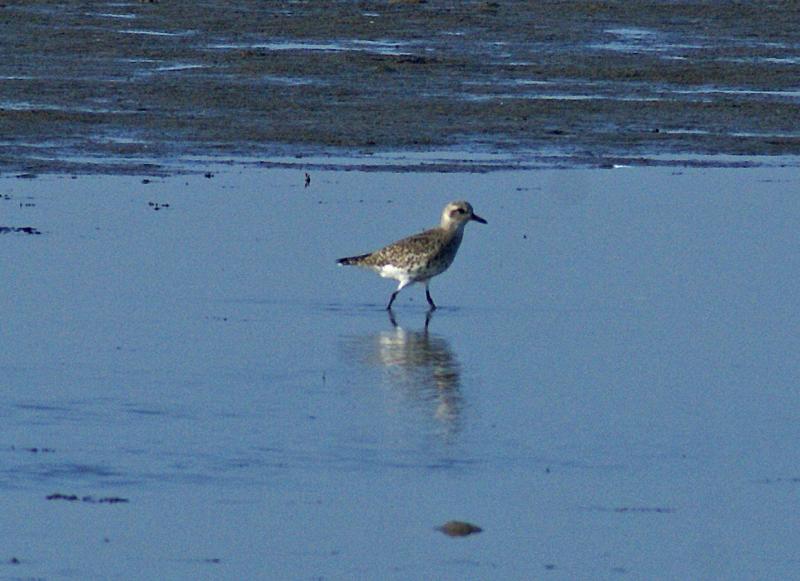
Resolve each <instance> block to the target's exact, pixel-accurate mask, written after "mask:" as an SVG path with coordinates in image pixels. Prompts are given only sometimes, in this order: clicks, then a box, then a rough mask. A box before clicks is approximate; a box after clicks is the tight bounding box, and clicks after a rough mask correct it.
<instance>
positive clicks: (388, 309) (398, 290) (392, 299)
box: [386, 289, 400, 311]
mask: <svg viewBox="0 0 800 581" xmlns="http://www.w3.org/2000/svg"><path fill="white" fill-rule="evenodd" d="M399 292H400V289H397V290H396V291H394V292H393V293H392V298H390V299H389V304H388V305H386V310H387V311H391V310H392V303H393V302H394V299H396V298H397V293H399Z"/></svg>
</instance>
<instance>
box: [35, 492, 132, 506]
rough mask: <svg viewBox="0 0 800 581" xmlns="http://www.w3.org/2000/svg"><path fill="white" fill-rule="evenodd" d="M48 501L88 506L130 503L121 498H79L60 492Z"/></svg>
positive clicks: (51, 495) (49, 497)
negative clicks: (62, 501) (81, 503)
mask: <svg viewBox="0 0 800 581" xmlns="http://www.w3.org/2000/svg"><path fill="white" fill-rule="evenodd" d="M47 500H65V501H67V502H84V503H87V504H124V503H127V502H130V501H129V500H128V499H127V498H121V497H119V496H103V497H100V498H95V497H93V496H78V495H77V494H62V493H60V492H56V493H54V494H49V495H48V496H47Z"/></svg>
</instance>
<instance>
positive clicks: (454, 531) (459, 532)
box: [436, 520, 483, 537]
mask: <svg viewBox="0 0 800 581" xmlns="http://www.w3.org/2000/svg"><path fill="white" fill-rule="evenodd" d="M436 530H437V531H441V532H443V533H444V534H446V535H447V536H448V537H466V536H468V535H471V534H475V533H479V532H481V531H483V529H482V528H481V527H479V526H476V525H474V524H472V523H468V522H464V521H460V520H451V521H448V522H446V523H444V524H443V525H442V526H440V527H436Z"/></svg>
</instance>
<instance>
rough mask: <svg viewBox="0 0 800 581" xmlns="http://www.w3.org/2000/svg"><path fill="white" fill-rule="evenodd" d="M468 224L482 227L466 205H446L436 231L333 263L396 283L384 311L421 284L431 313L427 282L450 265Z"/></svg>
mask: <svg viewBox="0 0 800 581" xmlns="http://www.w3.org/2000/svg"><path fill="white" fill-rule="evenodd" d="M470 220H474V221H475V222H480V223H481V224H486V220H484V219H483V218H481V217H480V216H478V215H477V214H475V212H473V211H472V206H470V205H469V204H468V203H467V202H450V203H449V204H447V205H446V206H445V207H444V210H443V211H442V222H441V224H439V226H438V227H437V228H431V229H430V230H425V231H424V232H420V233H419V234H414V235H413V236H409V237H408V238H403V239H402V240H398V241H397V242H393V243H392V244H389V245H388V246H384V247H383V248H381V249H380V250H376V251H375V252H370V253H369V254H361V255H360V256H349V257H347V258H340V259H339V260H337V262H338V263H339V264H343V265H350V264H352V265H355V266H362V267H364V268H369V269H372V270H374V271H375V272H377V273H378V274H380V275H381V276H382V277H384V278H393V279H395V280H396V281H398V282H399V283H400V284H399V285H398V286H397V290H396V291H394V292H393V293H392V296H391V298H390V299H389V304H388V305H386V310H391V309H392V303H394V299H396V298H397V293H399V292H400V291H401V290H403V289H404V288H405V287H407V286H408V285H410V284H414V283H415V282H423V283H425V298H426V299H428V304H429V305H430V306H431V310H434V309H435V308H436V304H434V302H433V299H432V298H431V291H430V287H429V285H430V280H431V279H432V278H433V277H434V276H436V275H437V274H442V273H443V272H444V271H445V270H447V269H448V267H449V266H450V265H451V264H453V259H454V258H455V257H456V253H457V252H458V247H459V246H460V245H461V238H462V237H463V236H464V226H466V224H467V222H469V221H470Z"/></svg>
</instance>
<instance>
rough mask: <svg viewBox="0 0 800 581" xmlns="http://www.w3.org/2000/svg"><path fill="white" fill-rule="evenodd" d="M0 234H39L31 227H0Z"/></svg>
mask: <svg viewBox="0 0 800 581" xmlns="http://www.w3.org/2000/svg"><path fill="white" fill-rule="evenodd" d="M0 234H33V235H35V236H38V235H40V234H41V232H40V231H39V230H38V229H36V228H34V227H33V226H0Z"/></svg>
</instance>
